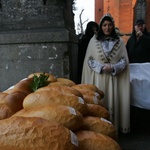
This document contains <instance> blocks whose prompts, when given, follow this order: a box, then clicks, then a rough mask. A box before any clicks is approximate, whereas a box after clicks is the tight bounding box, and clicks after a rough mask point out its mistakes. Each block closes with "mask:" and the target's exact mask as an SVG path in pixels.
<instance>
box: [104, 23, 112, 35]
mask: <svg viewBox="0 0 150 150" xmlns="http://www.w3.org/2000/svg"><path fill="white" fill-rule="evenodd" d="M112 30H113V24H112V22H110V21H108V20H105V21H104V22H103V23H102V31H103V33H104V34H105V35H106V36H110V34H111V32H112Z"/></svg>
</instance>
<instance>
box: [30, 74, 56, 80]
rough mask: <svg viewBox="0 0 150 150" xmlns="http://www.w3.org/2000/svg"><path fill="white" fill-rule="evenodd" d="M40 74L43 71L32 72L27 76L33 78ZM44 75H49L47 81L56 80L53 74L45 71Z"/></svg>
mask: <svg viewBox="0 0 150 150" xmlns="http://www.w3.org/2000/svg"><path fill="white" fill-rule="evenodd" d="M41 74H43V72H36V73H32V74H30V75H29V76H28V78H33V77H34V76H35V75H36V76H37V77H39V76H40V75H41ZM45 75H46V76H49V77H48V79H47V81H48V82H56V81H57V78H56V77H55V76H54V75H53V74H49V73H45Z"/></svg>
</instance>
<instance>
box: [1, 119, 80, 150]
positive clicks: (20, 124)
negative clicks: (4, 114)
mask: <svg viewBox="0 0 150 150" xmlns="http://www.w3.org/2000/svg"><path fill="white" fill-rule="evenodd" d="M0 131H1V132H0V137H1V138H0V143H1V144H0V149H1V150H5V149H6V150H77V148H78V139H77V137H76V135H75V134H74V133H73V132H72V131H70V130H69V129H67V128H65V127H64V126H62V125H60V124H58V123H56V122H50V121H48V120H45V119H42V118H36V117H12V118H8V119H4V120H1V122H0Z"/></svg>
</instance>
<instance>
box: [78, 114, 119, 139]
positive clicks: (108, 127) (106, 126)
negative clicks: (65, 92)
mask: <svg viewBox="0 0 150 150" xmlns="http://www.w3.org/2000/svg"><path fill="white" fill-rule="evenodd" d="M81 129H82V130H88V131H93V132H97V133H101V134H104V135H107V136H109V137H111V138H112V139H114V140H117V139H118V138H117V133H116V129H115V126H114V125H113V124H112V123H111V122H110V121H108V120H106V119H104V118H98V117H92V116H85V117H84V118H83V124H82V126H81Z"/></svg>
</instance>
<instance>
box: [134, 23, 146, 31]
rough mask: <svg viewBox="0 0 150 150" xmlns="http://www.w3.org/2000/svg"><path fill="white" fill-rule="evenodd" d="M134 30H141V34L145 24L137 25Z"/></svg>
mask: <svg viewBox="0 0 150 150" xmlns="http://www.w3.org/2000/svg"><path fill="white" fill-rule="evenodd" d="M136 28H138V29H139V30H141V31H142V32H144V29H145V24H138V25H136Z"/></svg>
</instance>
